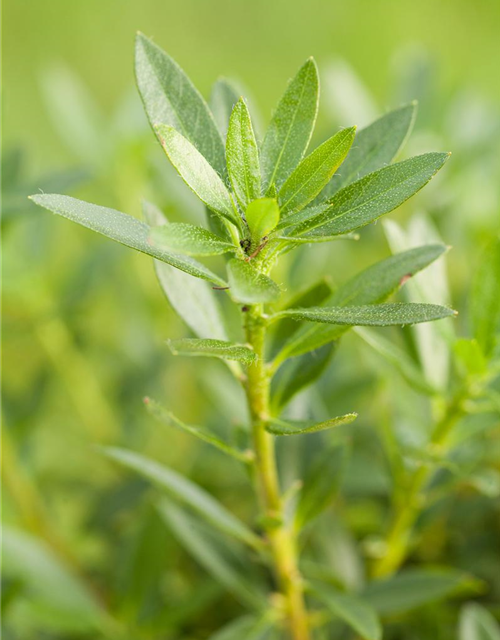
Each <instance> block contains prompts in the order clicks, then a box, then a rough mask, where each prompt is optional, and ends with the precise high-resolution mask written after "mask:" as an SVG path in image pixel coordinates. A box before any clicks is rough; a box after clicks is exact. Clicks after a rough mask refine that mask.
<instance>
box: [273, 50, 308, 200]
mask: <svg viewBox="0 0 500 640" xmlns="http://www.w3.org/2000/svg"><path fill="white" fill-rule="evenodd" d="M318 96H319V77H318V69H317V67H316V63H315V62H314V60H313V59H312V58H310V59H309V60H307V62H306V63H305V64H304V65H303V66H302V67H301V68H300V69H299V71H298V73H297V75H296V76H295V78H293V80H292V81H291V82H290V84H289V85H288V87H287V89H286V91H285V93H284V95H283V97H282V98H281V100H280V102H279V104H278V107H277V108H276V111H275V112H274V115H273V117H272V119H271V122H270V124H269V127H268V129H267V131H266V135H265V137H264V141H263V142H262V148H261V165H262V180H263V186H264V189H265V190H266V192H267V189H268V188H269V187H270V186H272V185H273V184H276V186H277V187H280V186H281V185H282V184H283V182H284V181H285V180H286V179H287V178H288V176H289V175H290V173H291V172H292V171H293V170H294V169H295V167H296V166H297V164H298V163H299V162H300V161H301V160H302V157H303V155H304V153H305V151H306V149H307V146H308V145H309V141H310V139H311V135H312V132H313V129H314V123H315V122H316V114H317V112H318Z"/></svg>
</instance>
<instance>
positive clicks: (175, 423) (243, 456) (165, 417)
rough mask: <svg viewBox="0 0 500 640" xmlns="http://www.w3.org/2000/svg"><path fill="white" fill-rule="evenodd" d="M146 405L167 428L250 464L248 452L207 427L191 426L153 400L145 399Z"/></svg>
mask: <svg viewBox="0 0 500 640" xmlns="http://www.w3.org/2000/svg"><path fill="white" fill-rule="evenodd" d="M144 404H145V405H146V409H147V410H148V412H149V413H150V414H151V415H152V416H154V417H155V418H156V419H157V420H158V421H159V422H160V423H161V424H164V425H165V426H167V427H172V428H174V429H179V430H180V431H186V432H187V433H189V434H190V435H192V436H195V437H196V438H198V439H200V440H202V441H203V442H206V443H208V444H211V445H212V446H213V447H215V448H216V449H219V450H220V451H223V452H224V453H226V454H227V455H229V456H231V457H233V458H236V459H237V460H240V462H248V461H249V456H248V453H247V452H246V451H240V450H239V449H235V448H234V447H232V446H231V445H230V444H228V443H227V442H225V441H224V440H222V439H221V438H219V437H218V436H216V435H215V434H214V433H212V432H211V431H209V430H208V429H206V428H205V427H197V426H192V425H189V424H185V423H184V422H182V421H181V420H179V418H177V417H176V416H174V414H173V413H172V412H171V411H168V409H165V407H163V406H162V405H161V404H160V403H159V402H156V400H153V399H151V398H144Z"/></svg>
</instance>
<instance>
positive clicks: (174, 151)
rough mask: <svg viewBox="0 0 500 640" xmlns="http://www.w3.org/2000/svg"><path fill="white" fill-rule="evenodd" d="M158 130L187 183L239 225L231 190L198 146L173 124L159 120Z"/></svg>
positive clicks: (211, 206)
mask: <svg viewBox="0 0 500 640" xmlns="http://www.w3.org/2000/svg"><path fill="white" fill-rule="evenodd" d="M156 131H157V132H158V135H159V137H160V142H161V144H162V147H163V149H164V150H165V153H166V154H167V156H168V157H169V160H170V162H171V163H172V164H173V165H174V167H175V168H176V169H177V171H178V172H179V174H180V176H181V177H182V179H183V180H184V182H185V183H186V184H187V185H188V187H189V188H190V189H192V191H194V193H195V194H196V195H197V196H198V198H199V199H200V200H201V201H202V202H204V203H205V204H206V205H207V207H208V208H209V209H211V211H213V212H214V213H216V214H217V215H219V216H221V217H222V218H225V219H227V220H229V221H230V222H232V223H233V224H235V225H237V226H239V225H240V220H239V217H238V214H237V212H236V209H235V206H234V203H233V200H232V198H231V194H230V193H229V191H228V190H227V188H226V186H225V184H224V183H223V182H222V180H221V178H220V176H219V174H218V173H217V172H216V171H215V169H213V167H212V166H211V165H210V164H209V163H208V162H207V161H206V159H205V158H204V157H203V156H202V155H201V153H200V152H199V151H198V150H197V149H196V147H194V146H193V145H192V144H191V143H190V142H189V140H188V139H187V138H184V136H182V135H181V134H180V133H178V132H177V131H176V130H175V129H174V128H173V127H170V126H167V125H163V124H158V125H156Z"/></svg>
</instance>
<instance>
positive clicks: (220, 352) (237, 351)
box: [167, 338, 256, 364]
mask: <svg viewBox="0 0 500 640" xmlns="http://www.w3.org/2000/svg"><path fill="white" fill-rule="evenodd" d="M167 344H168V347H169V349H170V351H171V352H172V353H173V354H174V355H181V356H208V357H213V358H222V359H223V360H237V361H238V362H242V363H243V364H252V362H254V360H255V358H256V355H255V352H254V351H252V349H250V348H249V347H246V346H245V345H242V344H237V343H235V342H226V341H224V340H200V339H197V338H180V339H178V340H167Z"/></svg>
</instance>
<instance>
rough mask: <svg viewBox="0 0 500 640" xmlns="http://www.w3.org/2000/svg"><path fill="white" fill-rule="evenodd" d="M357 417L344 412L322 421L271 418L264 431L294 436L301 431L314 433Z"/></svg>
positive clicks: (301, 432)
mask: <svg viewBox="0 0 500 640" xmlns="http://www.w3.org/2000/svg"><path fill="white" fill-rule="evenodd" d="M357 417H358V414H357V413H346V414H345V415H343V416H337V417H336V418H330V419H329V420H325V421H323V422H311V421H309V422H307V421H304V420H300V421H291V420H286V421H285V420H278V419H276V418H272V419H271V420H269V422H268V423H267V424H266V431H269V433H272V434H273V435H275V436H295V435H300V434H303V433H316V432H317V431H324V430H325V429H333V428H334V427H338V426H339V425H341V424H349V423H350V422H353V421H354V420H356V418H357Z"/></svg>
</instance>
